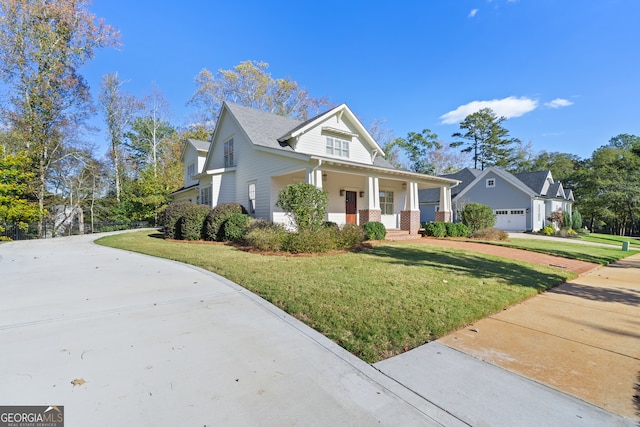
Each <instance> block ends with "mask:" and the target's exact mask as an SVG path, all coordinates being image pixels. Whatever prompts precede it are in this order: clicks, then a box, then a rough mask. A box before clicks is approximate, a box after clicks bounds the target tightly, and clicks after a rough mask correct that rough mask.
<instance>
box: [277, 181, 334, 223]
mask: <svg viewBox="0 0 640 427" xmlns="http://www.w3.org/2000/svg"><path fill="white" fill-rule="evenodd" d="M328 200H329V196H327V193H326V192H325V191H323V190H321V189H319V188H317V187H315V186H313V185H311V184H307V183H305V182H300V183H297V184H289V185H287V186H286V187H285V188H283V189H282V190H281V191H280V193H278V200H276V206H278V207H280V208H282V209H284V211H285V212H286V213H287V215H288V216H289V217H290V218H291V220H292V221H293V223H294V224H295V226H296V229H297V230H298V231H303V230H306V229H313V230H317V229H319V228H322V224H323V223H324V214H325V213H326V211H327V204H328Z"/></svg>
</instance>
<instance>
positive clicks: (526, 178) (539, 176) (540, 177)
mask: <svg viewBox="0 0 640 427" xmlns="http://www.w3.org/2000/svg"><path fill="white" fill-rule="evenodd" d="M514 176H515V177H516V178H518V179H519V180H520V181H522V182H523V183H524V184H525V185H526V186H527V187H529V188H530V189H532V190H533V191H535V192H536V194H538V195H541V196H544V195H545V194H543V189H544V184H545V182H546V180H547V176H549V171H548V170H546V171H536V172H522V173H517V174H514Z"/></svg>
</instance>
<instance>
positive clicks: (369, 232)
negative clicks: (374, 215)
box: [362, 221, 387, 240]
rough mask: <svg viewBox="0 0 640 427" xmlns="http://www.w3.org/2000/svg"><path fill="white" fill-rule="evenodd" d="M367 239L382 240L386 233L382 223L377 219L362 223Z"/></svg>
mask: <svg viewBox="0 0 640 427" xmlns="http://www.w3.org/2000/svg"><path fill="white" fill-rule="evenodd" d="M362 228H363V229H364V232H365V235H366V239H367V240H383V239H384V238H385V237H386V235H387V229H386V228H385V226H384V224H383V223H381V222H378V221H369V222H365V223H364V224H362Z"/></svg>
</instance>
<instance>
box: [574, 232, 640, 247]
mask: <svg viewBox="0 0 640 427" xmlns="http://www.w3.org/2000/svg"><path fill="white" fill-rule="evenodd" d="M580 240H584V241H586V242H594V243H605V244H607V245H616V246H618V247H622V242H629V243H630V246H631V247H632V248H635V249H639V250H640V240H639V239H638V238H637V237H627V236H614V235H612V234H599V233H591V234H588V235H585V236H580Z"/></svg>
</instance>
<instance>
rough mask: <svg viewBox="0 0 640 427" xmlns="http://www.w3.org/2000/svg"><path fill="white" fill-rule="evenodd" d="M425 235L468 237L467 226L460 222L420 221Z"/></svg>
mask: <svg viewBox="0 0 640 427" xmlns="http://www.w3.org/2000/svg"><path fill="white" fill-rule="evenodd" d="M422 228H424V230H425V234H426V235H427V236H433V237H469V228H468V227H467V226H466V225H464V224H462V223H452V222H427V223H422Z"/></svg>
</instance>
